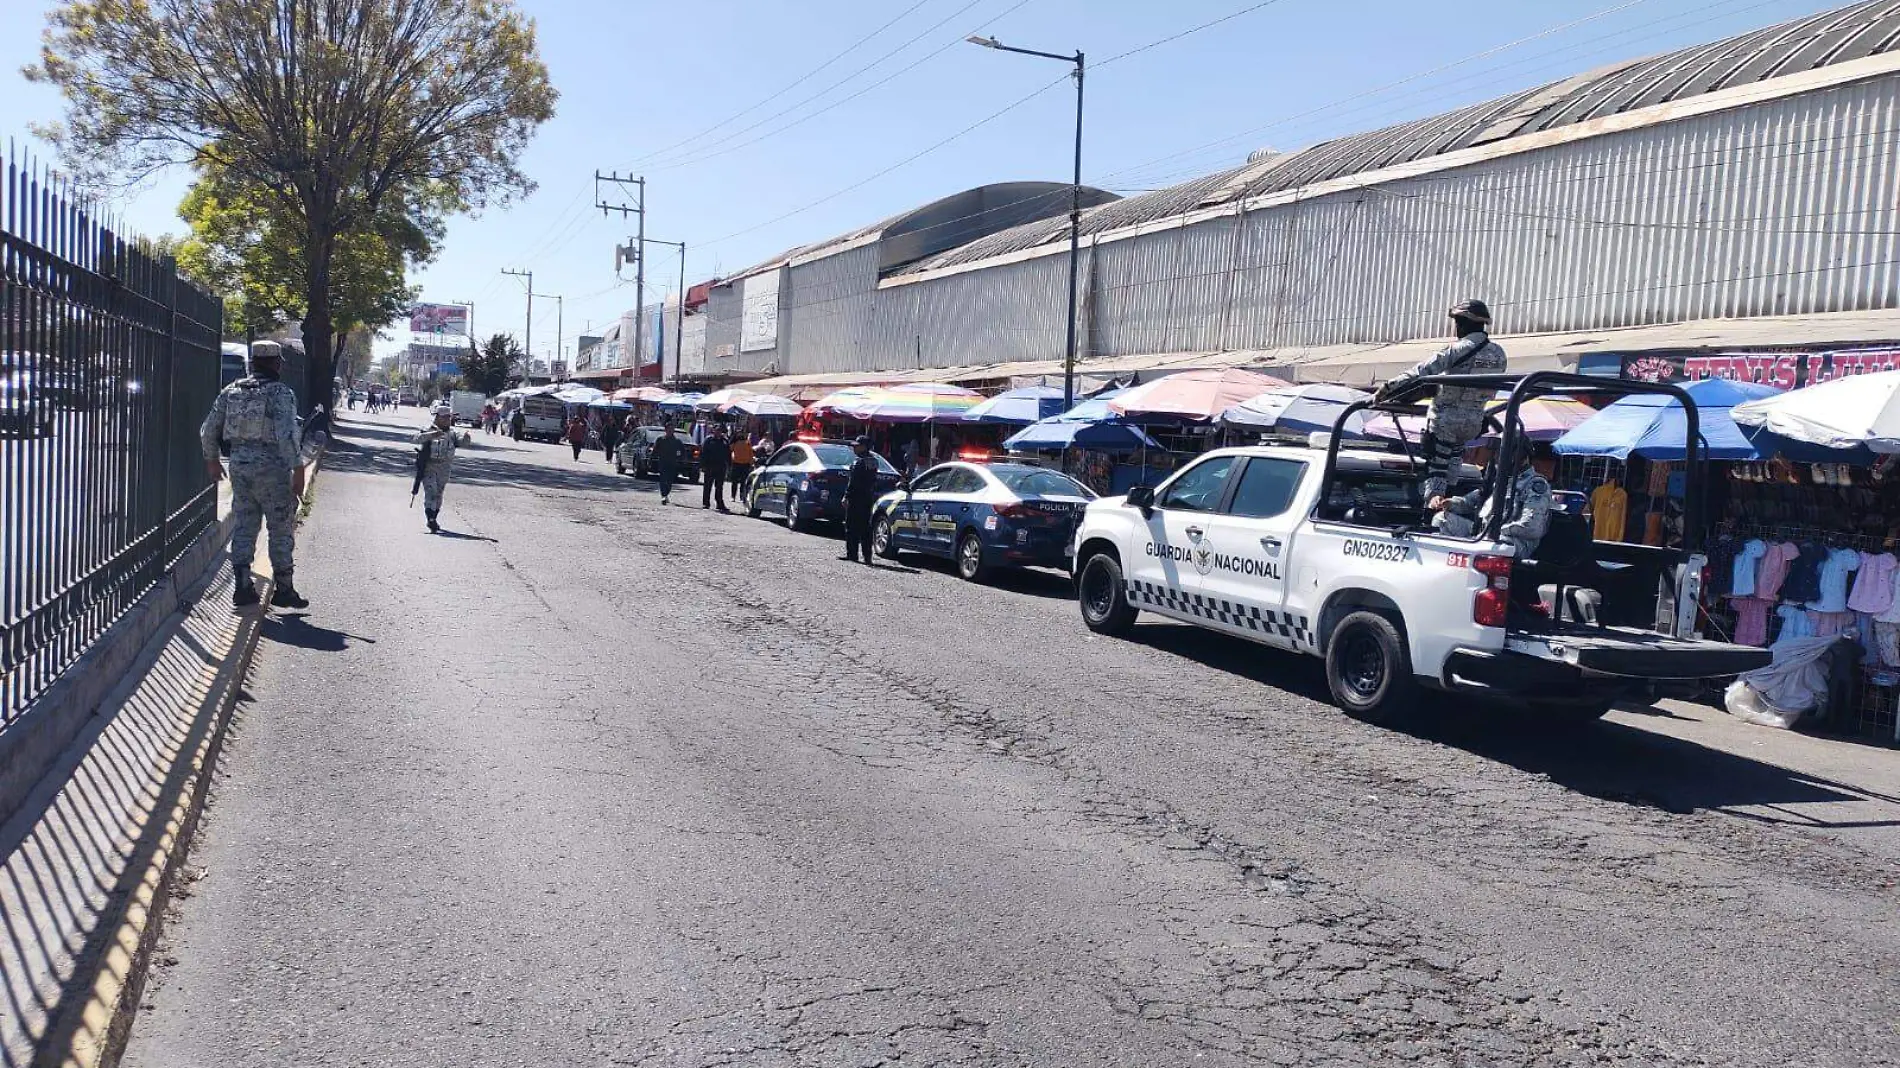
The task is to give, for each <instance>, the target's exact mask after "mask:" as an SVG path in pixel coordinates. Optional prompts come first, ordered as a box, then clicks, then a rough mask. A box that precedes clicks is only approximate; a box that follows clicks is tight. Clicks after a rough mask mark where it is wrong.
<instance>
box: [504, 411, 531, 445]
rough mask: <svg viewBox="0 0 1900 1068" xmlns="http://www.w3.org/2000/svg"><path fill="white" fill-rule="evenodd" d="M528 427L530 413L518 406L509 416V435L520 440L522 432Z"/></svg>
mask: <svg viewBox="0 0 1900 1068" xmlns="http://www.w3.org/2000/svg"><path fill="white" fill-rule="evenodd" d="M527 429H528V413H527V412H525V411H523V410H521V409H520V408H516V409H515V411H514V414H513V415H510V416H509V417H508V435H509V436H510V437H512V438H514V439H515V440H516V441H520V440H521V435H522V433H524V432H525V431H526V430H527Z"/></svg>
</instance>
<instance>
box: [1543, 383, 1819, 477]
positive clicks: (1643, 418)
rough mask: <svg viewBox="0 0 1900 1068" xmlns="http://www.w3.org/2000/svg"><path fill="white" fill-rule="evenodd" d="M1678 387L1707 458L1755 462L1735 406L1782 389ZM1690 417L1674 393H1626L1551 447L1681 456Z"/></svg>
mask: <svg viewBox="0 0 1900 1068" xmlns="http://www.w3.org/2000/svg"><path fill="white" fill-rule="evenodd" d="M1681 388H1682V391H1683V392H1685V393H1687V394H1688V395H1689V397H1690V398H1691V399H1692V400H1694V401H1695V405H1696V415H1697V418H1698V421H1699V425H1700V426H1701V430H1702V440H1703V442H1704V443H1705V445H1704V448H1703V449H1702V450H1701V451H1702V454H1703V458H1704V459H1709V460H1759V459H1762V458H1763V450H1761V449H1758V448H1757V447H1756V446H1755V443H1754V442H1752V441H1750V440H1749V439H1748V437H1747V436H1746V435H1744V434H1743V433H1742V428H1741V427H1740V426H1737V425H1736V423H1735V419H1734V409H1735V407H1736V405H1739V404H1746V403H1748V402H1749V401H1753V400H1761V399H1762V398H1764V397H1773V396H1776V395H1777V394H1779V393H1780V392H1781V391H1780V390H1778V389H1776V388H1775V387H1773V386H1764V385H1760V384H1758V383H1755V382H1732V381H1729V380H1728V379H1725V378H1705V379H1702V380H1701V381H1699V382H1685V383H1683V384H1682V387H1681ZM1687 427H1688V416H1687V413H1685V412H1684V411H1683V410H1682V404H1681V403H1680V402H1678V401H1677V400H1676V399H1675V398H1674V397H1670V396H1666V395H1664V394H1660V393H1639V394H1636V395H1635V396H1629V397H1624V398H1623V399H1622V400H1619V401H1617V402H1616V403H1614V404H1612V405H1610V406H1609V407H1607V408H1605V409H1603V410H1602V411H1600V412H1598V413H1596V414H1595V415H1593V416H1591V417H1590V418H1589V419H1586V420H1585V421H1584V422H1583V423H1582V424H1580V425H1579V426H1577V427H1576V428H1575V429H1573V430H1571V431H1570V432H1569V433H1567V434H1565V435H1564V436H1563V437H1560V438H1558V439H1557V440H1556V442H1555V443H1553V444H1552V446H1551V447H1552V448H1553V449H1555V450H1557V452H1559V453H1561V454H1564V455H1566V456H1608V457H1612V458H1614V459H1618V460H1627V459H1629V458H1630V456H1632V455H1636V456H1642V457H1644V458H1646V459H1650V460H1680V459H1683V458H1684V456H1685V455H1686V454H1687V441H1688V429H1687Z"/></svg>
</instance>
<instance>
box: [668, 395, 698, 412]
mask: <svg viewBox="0 0 1900 1068" xmlns="http://www.w3.org/2000/svg"><path fill="white" fill-rule="evenodd" d="M705 396H706V395H705V394H704V393H668V394H667V395H666V396H664V397H661V398H660V400H659V405H660V410H662V411H668V412H690V411H692V410H693V408H694V407H695V406H697V405H698V404H699V402H700V400H701V399H702V398H704V397H705Z"/></svg>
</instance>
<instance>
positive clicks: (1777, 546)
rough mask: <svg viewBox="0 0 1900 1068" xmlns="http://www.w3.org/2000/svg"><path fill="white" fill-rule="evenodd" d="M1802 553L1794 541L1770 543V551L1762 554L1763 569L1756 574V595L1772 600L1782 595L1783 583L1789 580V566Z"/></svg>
mask: <svg viewBox="0 0 1900 1068" xmlns="http://www.w3.org/2000/svg"><path fill="white" fill-rule="evenodd" d="M1800 555H1801V550H1800V549H1799V548H1797V547H1796V546H1795V545H1794V543H1792V542H1786V541H1778V542H1772V543H1770V544H1769V546H1768V551H1767V552H1766V553H1763V554H1762V558H1761V570H1760V572H1758V573H1757V574H1756V575H1755V596H1757V597H1766V598H1768V599H1769V600H1771V601H1772V600H1774V599H1775V598H1776V597H1779V596H1781V584H1782V583H1783V582H1785V581H1787V578H1788V568H1789V567H1790V566H1791V565H1792V564H1793V563H1794V560H1795V557H1797V556H1800Z"/></svg>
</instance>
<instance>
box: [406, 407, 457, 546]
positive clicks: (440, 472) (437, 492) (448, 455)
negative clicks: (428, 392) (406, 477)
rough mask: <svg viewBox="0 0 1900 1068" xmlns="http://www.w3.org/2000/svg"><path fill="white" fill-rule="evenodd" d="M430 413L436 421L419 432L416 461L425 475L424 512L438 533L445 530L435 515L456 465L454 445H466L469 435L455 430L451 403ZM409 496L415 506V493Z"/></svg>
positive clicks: (423, 481) (430, 528) (453, 410)
mask: <svg viewBox="0 0 1900 1068" xmlns="http://www.w3.org/2000/svg"><path fill="white" fill-rule="evenodd" d="M429 414H431V415H433V416H434V417H435V424H434V425H433V426H431V427H429V429H427V430H424V431H423V432H422V433H420V434H417V435H416V454H417V455H416V463H417V466H418V467H419V468H420V469H421V474H422V514H423V515H425V516H427V517H428V519H429V530H430V532H431V533H435V532H439V531H441V529H442V525H441V524H440V523H438V522H436V515H437V514H438V513H440V512H441V511H442V491H443V490H444V489H446V488H448V484H449V469H450V468H452V467H453V466H454V465H455V447H456V446H457V445H467V444H468V442H469V436H468V435H467V434H459V435H458V434H457V433H456V432H455V409H453V408H451V407H449V405H448V402H446V401H439V402H437V403H436V406H435V407H434V408H432V409H430V410H429ZM409 496H410V500H411V502H412V505H413V502H414V499H415V494H414V493H411V494H410V495H409Z"/></svg>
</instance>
